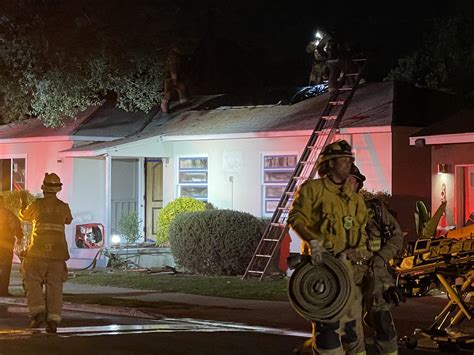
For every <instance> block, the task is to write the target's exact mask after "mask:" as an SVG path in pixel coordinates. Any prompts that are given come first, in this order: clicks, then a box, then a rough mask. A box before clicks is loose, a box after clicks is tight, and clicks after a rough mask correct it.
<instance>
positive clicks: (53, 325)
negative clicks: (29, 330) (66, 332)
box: [46, 320, 58, 333]
mask: <svg viewBox="0 0 474 355" xmlns="http://www.w3.org/2000/svg"><path fill="white" fill-rule="evenodd" d="M57 331H58V322H55V321H54V320H49V321H48V322H47V325H46V332H47V333H57Z"/></svg>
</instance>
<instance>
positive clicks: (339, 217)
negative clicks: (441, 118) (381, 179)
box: [288, 140, 370, 354]
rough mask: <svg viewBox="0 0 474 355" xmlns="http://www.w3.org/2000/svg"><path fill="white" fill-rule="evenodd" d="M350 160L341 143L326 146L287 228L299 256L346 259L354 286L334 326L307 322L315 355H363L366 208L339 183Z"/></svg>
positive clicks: (302, 188) (299, 194)
mask: <svg viewBox="0 0 474 355" xmlns="http://www.w3.org/2000/svg"><path fill="white" fill-rule="evenodd" d="M353 161H354V156H353V154H352V148H351V146H350V145H349V144H348V143H347V142H346V141H344V140H339V141H336V142H334V143H332V144H329V145H328V146H326V148H325V149H324V150H323V151H322V153H321V155H320V156H319V159H318V163H317V166H316V168H317V170H318V174H319V176H320V178H319V179H316V180H308V181H306V182H305V183H303V184H302V185H301V186H300V187H299V189H298V191H297V193H296V195H295V200H294V202H293V206H292V209H291V211H290V213H289V216H288V224H289V225H290V226H291V228H292V229H293V230H294V231H295V232H296V233H297V234H298V235H299V236H300V238H301V239H302V240H303V242H304V244H303V253H304V254H307V253H308V252H310V253H311V260H312V263H313V264H315V263H318V260H320V258H321V256H322V253H323V252H329V253H330V254H332V255H335V256H338V255H340V254H341V253H344V254H346V255H347V257H348V259H349V261H350V262H349V261H347V263H349V264H350V265H349V267H350V269H351V275H350V277H352V278H353V279H354V282H355V284H356V285H357V287H356V290H355V292H354V293H355V298H354V300H353V301H352V302H351V306H350V307H349V309H348V311H347V313H346V314H345V316H344V317H343V318H342V319H341V320H340V321H337V322H334V323H319V322H313V324H312V325H313V337H312V350H313V352H314V353H318V354H343V353H344V352H346V353H347V354H365V343H364V334H363V327H362V291H361V288H360V286H361V283H362V279H363V275H364V273H365V271H366V270H367V265H366V262H367V261H368V260H369V257H370V253H369V252H368V251H367V247H366V242H367V235H366V230H365V228H366V223H367V209H366V206H365V203H364V200H363V198H362V196H361V195H360V194H357V193H354V192H353V191H352V190H351V189H350V188H349V186H348V185H346V184H345V180H346V178H347V177H348V176H349V173H350V169H351V165H352V162H353Z"/></svg>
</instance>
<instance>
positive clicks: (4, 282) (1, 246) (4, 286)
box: [0, 196, 23, 296]
mask: <svg viewBox="0 0 474 355" xmlns="http://www.w3.org/2000/svg"><path fill="white" fill-rule="evenodd" d="M0 226H2V228H0V296H11V295H10V293H9V292H8V286H9V284H10V273H11V270H12V259H13V247H14V246H15V238H16V240H17V242H18V243H19V244H21V241H22V239H23V230H22V229H21V222H20V220H19V219H18V217H17V216H15V214H14V213H13V212H11V211H10V210H9V209H7V208H6V207H5V206H4V200H3V196H0Z"/></svg>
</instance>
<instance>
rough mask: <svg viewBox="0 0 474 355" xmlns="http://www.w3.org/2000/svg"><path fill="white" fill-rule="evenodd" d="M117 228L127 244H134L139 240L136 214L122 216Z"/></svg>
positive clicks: (138, 222)
mask: <svg viewBox="0 0 474 355" xmlns="http://www.w3.org/2000/svg"><path fill="white" fill-rule="evenodd" d="M119 228H120V231H121V232H122V235H123V236H124V237H125V240H126V242H127V243H128V244H131V243H135V242H136V241H137V240H138V239H139V238H140V236H141V235H140V220H139V219H138V215H137V213H136V212H133V213H130V214H127V215H123V216H122V217H121V218H120V221H119Z"/></svg>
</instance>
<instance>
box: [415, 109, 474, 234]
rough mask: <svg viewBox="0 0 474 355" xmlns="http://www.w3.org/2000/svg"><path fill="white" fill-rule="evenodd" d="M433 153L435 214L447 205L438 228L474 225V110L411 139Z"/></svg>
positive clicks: (432, 173) (456, 116)
mask: <svg viewBox="0 0 474 355" xmlns="http://www.w3.org/2000/svg"><path fill="white" fill-rule="evenodd" d="M410 144H411V145H412V146H415V147H417V146H419V147H429V148H430V150H431V180H432V190H431V202H432V205H431V206H432V211H433V213H434V210H435V209H436V208H437V207H438V206H439V205H440V203H441V202H442V201H446V202H447V205H446V214H445V216H444V217H443V218H442V219H441V221H440V224H439V228H440V229H441V230H442V229H446V228H448V229H449V228H455V227H456V228H460V227H464V226H465V225H467V224H472V223H474V110H473V109H466V110H462V111H459V112H457V113H455V114H453V115H451V116H449V117H448V118H446V119H445V120H441V121H439V122H437V123H435V124H433V125H430V126H428V127H426V128H424V129H422V130H421V131H418V132H416V133H415V134H413V135H412V136H411V137H410Z"/></svg>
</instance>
